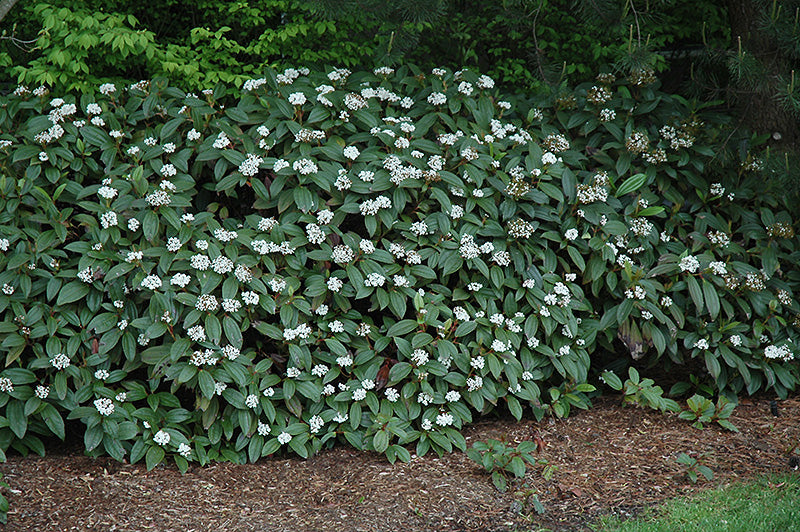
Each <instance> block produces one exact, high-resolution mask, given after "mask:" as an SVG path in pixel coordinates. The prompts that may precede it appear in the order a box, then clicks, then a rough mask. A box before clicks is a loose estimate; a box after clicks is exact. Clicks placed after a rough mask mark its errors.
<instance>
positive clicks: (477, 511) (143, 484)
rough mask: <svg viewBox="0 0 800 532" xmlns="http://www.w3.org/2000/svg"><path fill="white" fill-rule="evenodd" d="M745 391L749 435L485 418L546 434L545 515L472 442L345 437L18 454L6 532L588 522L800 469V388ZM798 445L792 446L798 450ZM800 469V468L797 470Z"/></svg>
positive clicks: (612, 407) (581, 418)
mask: <svg viewBox="0 0 800 532" xmlns="http://www.w3.org/2000/svg"><path fill="white" fill-rule="evenodd" d="M777 405H778V412H779V416H778V417H775V416H773V414H772V413H771V412H770V401H769V400H768V399H753V400H750V399H744V400H743V401H742V403H741V404H740V405H739V407H737V409H736V410H735V411H734V414H733V415H732V416H731V421H733V423H734V424H735V425H737V426H738V427H739V429H740V430H741V432H740V433H733V432H729V431H726V430H724V429H722V428H720V427H714V426H709V427H707V428H705V429H703V430H697V429H693V428H691V427H690V426H689V424H688V423H687V422H685V421H682V420H680V419H678V418H677V416H676V415H674V414H669V415H663V414H661V413H659V412H654V411H650V410H643V409H639V408H636V407H632V406H626V407H622V406H620V405H619V402H618V399H616V398H614V397H609V398H605V399H601V400H599V401H598V402H597V403H596V405H595V406H594V408H592V409H591V410H590V411H586V412H583V411H580V412H578V413H576V414H574V415H573V416H572V417H570V418H569V419H566V420H551V419H545V420H543V421H542V422H539V423H536V422H534V421H526V420H523V421H522V422H520V423H517V422H513V421H498V420H493V421H480V422H478V423H476V424H474V425H472V426H471V427H469V428H468V429H467V430H466V431H465V434H466V436H467V437H468V442H474V441H476V440H485V439H487V438H496V439H502V438H505V439H506V440H508V441H510V442H521V441H524V440H532V439H536V438H537V437H538V438H541V439H542V440H543V441H544V443H545V446H544V449H543V450H542V452H541V453H540V454H539V457H540V458H542V459H545V460H547V461H548V463H549V465H550V466H553V467H554V469H553V474H552V476H551V477H550V479H549V480H547V479H546V478H545V476H544V475H543V469H544V467H545V466H544V465H540V466H537V467H535V468H534V467H531V468H530V469H529V471H528V475H527V477H526V479H525V481H526V482H527V483H528V484H529V485H530V486H532V487H534V488H535V490H536V492H537V493H538V496H539V499H540V500H541V502H542V504H543V505H544V507H545V509H546V512H545V514H543V515H538V514H536V513H535V512H533V510H532V508H531V507H530V505H528V504H526V503H525V501H524V496H522V495H519V494H517V495H515V493H514V491H513V490H509V491H508V492H507V493H505V494H500V493H499V492H497V491H496V490H495V489H494V487H493V486H492V483H491V481H490V478H489V476H488V475H487V474H486V473H485V472H484V471H483V469H482V468H480V467H478V466H477V465H476V464H475V463H474V462H472V461H471V460H469V459H468V458H467V456H466V455H465V454H463V453H454V454H451V455H446V456H444V457H443V458H438V457H436V456H435V455H428V456H425V457H422V458H417V457H415V458H414V459H412V461H411V462H410V463H407V464H403V463H397V464H395V465H394V466H392V465H390V464H389V463H388V462H386V461H385V459H383V458H382V457H380V456H376V455H371V454H366V453H360V452H357V451H354V450H351V449H348V448H337V449H334V450H332V451H325V452H322V453H321V454H319V455H318V456H315V457H313V458H311V459H309V460H305V461H303V460H299V459H275V460H264V461H261V462H259V463H257V464H249V465H232V464H217V465H213V466H209V467H205V468H199V467H193V468H191V469H190V470H189V472H188V473H186V474H185V475H181V474H180V473H179V472H178V471H177V470H176V469H174V468H170V467H159V468H156V469H155V470H153V471H150V472H148V471H147V470H146V469H145V467H144V466H143V465H138V464H137V465H129V464H120V463H117V462H115V461H113V460H110V459H91V458H86V457H83V456H76V455H74V454H73V455H66V456H64V455H49V456H47V457H46V458H39V457H27V458H22V457H18V456H13V457H9V459H8V462H7V463H5V464H0V472H2V473H3V475H4V476H5V480H6V481H7V482H8V484H9V485H10V489H6V490H5V492H6V495H7V496H8V499H9V502H10V504H11V510H10V512H9V516H8V525H7V526H6V527H5V530H8V531H9V532H10V531H16V530H25V531H28V530H41V531H44V530H103V531H123V530H124V531H128V530H130V531H134V530H136V531H139V530H158V531H164V532H166V531H173V530H174V531H181V532H191V531H205V530H224V531H238V530H242V531H253V530H263V531H270V532H274V531H293V532H294V531H321V530H341V531H388V530H404V531H511V530H529V529H533V530H539V529H541V528H546V529H551V530H590V528H589V525H591V524H592V523H594V522H596V520H597V518H598V517H599V516H600V515H603V514H610V513H615V514H618V515H623V516H629V515H636V514H639V513H641V512H642V511H643V510H644V509H645V508H647V507H651V506H654V505H657V504H658V503H660V502H663V501H664V500H665V499H667V498H670V497H674V496H677V495H681V494H686V493H690V492H693V491H697V490H699V489H703V488H704V487H711V486H716V485H719V484H725V483H729V482H732V481H737V480H742V479H745V478H748V477H751V476H754V475H759V474H764V473H780V472H789V471H791V470H792V469H794V470H795V471H797V465H796V464H797V460H796V458H791V456H790V454H789V452H790V451H791V450H792V449H793V448H794V447H796V446H797V445H798V444H800V398H792V399H789V400H785V401H778V403H777ZM681 452H686V453H688V454H690V455H693V456H699V455H701V454H703V453H706V458H705V460H706V464H707V465H708V466H709V467H711V468H712V469H713V471H714V475H715V477H714V480H713V481H712V482H705V481H704V480H702V479H701V480H700V481H699V482H698V483H697V485H693V484H691V483H690V482H689V481H688V479H687V478H686V475H685V469H684V468H683V466H681V465H679V464H678V463H676V461H675V458H676V457H677V455H678V454H679V453H681ZM795 456H797V455H795ZM798 474H800V473H798Z"/></svg>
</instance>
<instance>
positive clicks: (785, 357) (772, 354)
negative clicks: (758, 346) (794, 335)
mask: <svg viewBox="0 0 800 532" xmlns="http://www.w3.org/2000/svg"><path fill="white" fill-rule="evenodd" d="M764 356H765V357H767V358H771V359H778V360H782V361H784V362H789V361H790V360H794V353H792V350H791V349H790V348H789V346H788V345H786V344H784V345H780V346H778V345H768V346H767V347H765V348H764Z"/></svg>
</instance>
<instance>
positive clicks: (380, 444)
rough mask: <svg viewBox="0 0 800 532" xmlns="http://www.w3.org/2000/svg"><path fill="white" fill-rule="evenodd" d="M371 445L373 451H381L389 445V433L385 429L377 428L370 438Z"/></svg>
mask: <svg viewBox="0 0 800 532" xmlns="http://www.w3.org/2000/svg"><path fill="white" fill-rule="evenodd" d="M372 447H373V448H374V449H375V452H378V453H382V452H384V451H386V449H387V448H388V447H389V434H388V433H387V432H386V431H385V430H379V431H378V432H376V433H375V436H374V437H373V439H372Z"/></svg>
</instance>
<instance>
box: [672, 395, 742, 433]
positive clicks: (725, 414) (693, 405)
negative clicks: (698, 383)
mask: <svg viewBox="0 0 800 532" xmlns="http://www.w3.org/2000/svg"><path fill="white" fill-rule="evenodd" d="M686 406H687V407H688V408H687V409H686V410H684V411H682V412H681V413H680V414H678V416H679V417H680V418H681V419H685V420H687V421H693V423H692V426H693V427H695V428H698V429H702V428H703V426H704V425H703V424H704V423H714V422H716V423H717V424H718V425H720V426H721V427H723V428H726V429H728V430H731V431H733V432H739V429H738V428H736V425H734V424H733V423H731V422H730V421H729V420H728V418H729V417H730V415H731V414H732V413H733V409H734V408H736V403H734V402H733V401H730V400H729V399H728V398H727V397H725V396H724V395H720V396H719V398H718V399H717V402H716V404H715V403H714V402H712V401H711V399H708V398H707V397H703V396H702V395H699V394H695V395H693V396H692V397H690V398H689V399H687V400H686Z"/></svg>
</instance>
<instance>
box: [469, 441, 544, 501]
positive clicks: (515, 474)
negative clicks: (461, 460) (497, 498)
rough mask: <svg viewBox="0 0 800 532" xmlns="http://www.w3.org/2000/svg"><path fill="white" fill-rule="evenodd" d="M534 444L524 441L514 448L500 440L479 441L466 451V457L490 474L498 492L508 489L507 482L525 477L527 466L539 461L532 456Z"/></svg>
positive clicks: (534, 448) (534, 449)
mask: <svg viewBox="0 0 800 532" xmlns="http://www.w3.org/2000/svg"><path fill="white" fill-rule="evenodd" d="M535 451H536V443H535V442H532V441H524V442H522V443H520V444H519V445H517V446H516V447H514V446H512V445H509V444H507V443H506V442H503V441H500V440H494V439H489V440H487V441H485V442H482V441H479V442H475V444H474V445H473V446H472V447H471V448H470V449H468V450H467V456H469V457H470V459H472V460H473V461H474V462H476V463H478V464H480V465H482V466H483V468H484V469H486V471H487V472H489V473H491V474H492V482H493V483H494V485H495V487H496V488H497V490H498V491H500V492H505V491H506V490H507V489H508V485H509V481H510V480H514V479H521V478H524V477H525V473H526V471H527V469H528V465H536V464H537V463H538V462H539V461H538V460H537V459H536V457H535V456H533V453H534V452H535Z"/></svg>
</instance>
